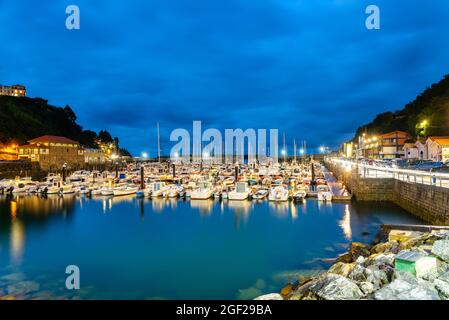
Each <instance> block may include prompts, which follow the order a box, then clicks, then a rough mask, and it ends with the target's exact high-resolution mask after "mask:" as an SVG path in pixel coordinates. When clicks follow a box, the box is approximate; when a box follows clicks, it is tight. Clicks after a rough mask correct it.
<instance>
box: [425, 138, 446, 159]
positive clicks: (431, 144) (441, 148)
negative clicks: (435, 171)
mask: <svg viewBox="0 0 449 320" xmlns="http://www.w3.org/2000/svg"><path fill="white" fill-rule="evenodd" d="M426 147H427V154H428V160H432V161H442V162H446V161H449V136H447V137H435V136H432V137H428V138H427V140H426Z"/></svg>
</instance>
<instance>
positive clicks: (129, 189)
mask: <svg viewBox="0 0 449 320" xmlns="http://www.w3.org/2000/svg"><path fill="white" fill-rule="evenodd" d="M137 191H139V187H138V186H133V185H123V186H119V187H115V188H113V189H112V192H113V195H114V196H127V195H130V194H135V193H136V192H137Z"/></svg>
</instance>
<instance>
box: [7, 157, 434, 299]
mask: <svg viewBox="0 0 449 320" xmlns="http://www.w3.org/2000/svg"><path fill="white" fill-rule="evenodd" d="M325 163H326V162H320V161H317V160H312V159H309V160H308V161H305V160H304V159H303V161H301V162H296V163H295V162H294V161H291V162H280V163H275V164H268V165H267V164H264V165H260V164H257V163H253V164H238V163H235V164H211V163H209V164H208V163H196V164H195V163H189V164H181V163H178V164H175V163H170V162H165V163H159V162H145V161H142V162H133V163H129V164H127V165H123V166H120V167H119V166H116V167H115V170H105V171H87V170H81V171H74V172H68V171H66V170H63V171H62V172H61V173H59V174H57V173H51V174H49V175H48V176H47V177H46V178H44V179H43V181H33V180H32V179H31V178H26V177H22V178H16V179H9V180H3V181H2V182H1V195H0V208H1V211H0V212H1V217H0V218H1V221H2V225H3V229H2V231H1V232H0V239H1V242H2V243H4V244H5V245H4V250H2V251H1V252H0V256H1V258H2V260H3V261H8V263H6V264H5V265H4V267H3V268H2V269H1V270H0V285H1V286H2V287H3V288H5V289H3V293H2V294H3V299H200V298H201V297H204V296H205V295H207V296H208V297H210V298H212V299H244V300H246V299H255V298H258V299H259V298H261V299H265V298H266V297H271V298H278V297H281V298H282V299H297V298H301V299H302V298H303V296H302V295H301V296H298V295H297V294H296V293H295V292H296V291H298V290H299V287H297V285H298V282H297V281H298V279H300V283H302V282H304V281H306V280H305V279H309V280H307V281H315V280H314V279H317V278H316V277H319V276H321V277H323V274H326V271H327V270H328V269H332V266H333V264H334V263H335V262H336V261H337V262H338V261H339V260H338V259H339V256H341V255H343V254H344V253H345V252H346V250H348V248H351V246H352V245H353V243H373V242H374V241H376V239H377V236H378V234H379V231H380V230H381V229H382V226H383V225H386V224H389V225H396V228H398V226H397V225H412V226H415V227H414V228H415V229H416V228H418V227H419V226H422V228H426V223H425V221H424V220H422V219H419V218H417V217H414V216H413V215H411V214H410V213H409V212H407V211H406V210H404V209H402V208H400V207H399V206H397V205H395V204H393V203H388V202H376V205H375V207H373V203H372V202H365V201H353V195H352V193H351V192H350V191H349V190H348V189H347V186H346V184H345V182H344V181H343V180H342V179H341V178H340V177H339V174H338V172H336V173H334V172H331V171H329V170H328V169H327V168H326V166H325ZM343 168H347V167H346V166H343ZM343 171H345V172H347V171H348V170H347V169H345V170H343ZM362 171H363V170H362ZM348 185H349V186H351V184H348ZM41 225H42V226H47V227H46V228H47V229H48V230H49V231H46V236H45V237H44V238H40V236H39V235H38V234H36V232H38V229H36V228H40V227H39V226H41ZM61 228H63V229H64V230H66V231H64V233H61V231H62V229H61ZM324 230H325V231H324ZM423 230H424V229H423ZM51 239H55V240H56V241H53V240H51ZM80 239H82V240H80ZM50 241H51V242H50ZM61 245H64V246H68V247H70V248H71V249H70V250H68V251H66V252H65V253H64V254H63V255H62V256H60V257H52V258H51V261H48V260H47V259H46V258H45V257H44V256H45V254H44V253H43V252H39V251H38V250H35V249H32V248H33V247H34V246H42V247H45V248H47V249H48V250H50V252H54V251H59V249H58V248H59V246H61ZM112 247H113V248H114V251H113V252H111V251H110V249H108V248H112ZM130 248H133V249H132V250H130ZM293 248H294V249H293ZM117 252H118V253H119V256H120V257H121V259H122V262H121V263H120V265H121V266H122V268H120V269H116V268H115V267H113V268H112V269H111V266H116V265H117V262H115V261H116V260H115V259H116V256H117ZM248 252H251V253H252V254H251V255H248ZM75 257H76V258H75ZM70 259H76V260H77V261H78V263H79V265H80V266H81V267H82V268H83V270H84V274H85V277H86V278H87V280H84V281H86V282H87V283H86V284H85V286H86V288H85V289H84V290H81V291H79V292H76V293H71V292H66V291H65V290H61V288H60V287H58V285H57V281H58V279H60V273H61V270H60V269H61V268H63V266H62V264H63V263H64V262H65V261H67V260H70ZM229 261H233V263H232V264H231V265H230V263H229ZM99 267H100V268H102V269H104V273H105V277H106V278H103V277H98V272H99V269H98V268H99ZM175 269H176V270H175ZM94 274H96V276H93V275H94ZM216 274H220V277H218V278H217V277H216ZM108 277H109V278H113V279H118V280H117V281H118V283H117V282H114V284H111V283H109V282H108V280H107V278H108ZM86 278H84V279H86ZM40 279H45V280H44V281H42V280H40ZM120 279H122V280H120ZM125 279H126V280H125ZM138 279H139V280H140V279H145V280H144V281H142V282H140V281H139V280H138ZM301 279H302V280H301ZM320 279H321V278H320ZM301 281H302V282H301ZM316 281H318V280H316ZM137 283H140V284H137ZM288 283H292V284H295V285H294V286H293V287H292V286H291V285H287V288H289V290H290V289H291V290H290V291H289V294H287V295H284V296H282V295H280V294H279V293H282V292H283V293H284V294H285V292H286V290H287V289H285V288H286V287H285V286H286V284H288ZM179 286H181V287H182V288H184V289H180V287H179ZM117 288H120V290H117ZM187 288H188V289H187ZM217 288H220V289H219V290H217ZM134 290H135V291H134ZM301 290H302V289H301ZM301 290H300V291H301ZM132 292H136V293H135V294H133V293H132ZM273 292H278V293H276V294H275V296H273V294H274V293H273ZM357 293H359V292H358V291H357ZM267 295H268V296H267ZM362 296H364V295H361V296H360V297H362ZM346 298H347V297H346ZM353 298H355V297H353Z"/></svg>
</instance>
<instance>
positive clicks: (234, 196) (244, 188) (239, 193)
mask: <svg viewBox="0 0 449 320" xmlns="http://www.w3.org/2000/svg"><path fill="white" fill-rule="evenodd" d="M249 192H250V189H249V188H248V183H247V182H242V181H239V182H237V183H236V185H235V189H234V190H232V191H230V192H229V193H228V199H229V200H239V201H241V200H246V199H248V195H249Z"/></svg>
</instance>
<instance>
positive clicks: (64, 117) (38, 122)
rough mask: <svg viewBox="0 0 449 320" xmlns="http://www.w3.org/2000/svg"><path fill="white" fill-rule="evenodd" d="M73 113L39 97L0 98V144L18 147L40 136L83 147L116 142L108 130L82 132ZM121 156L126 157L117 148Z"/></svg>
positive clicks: (68, 108) (125, 152) (66, 107)
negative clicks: (62, 139)
mask: <svg viewBox="0 0 449 320" xmlns="http://www.w3.org/2000/svg"><path fill="white" fill-rule="evenodd" d="M76 119H77V117H76V114H75V113H74V112H73V110H72V108H70V107H69V106H65V107H64V108H60V107H55V106H52V105H49V104H48V101H47V100H44V99H41V98H27V97H18V98H17V97H9V96H0V142H3V143H8V142H11V141H14V142H16V143H19V144H23V143H26V142H27V141H28V140H30V139H33V138H36V137H39V136H42V135H47V134H48V135H57V136H64V137H67V138H70V139H73V140H76V141H78V142H80V143H81V144H82V145H84V146H86V147H91V148H95V147H97V146H98V145H97V141H98V140H99V139H100V140H101V141H102V142H105V143H108V142H115V143H116V144H117V145H119V139H118V138H112V136H111V135H110V134H109V132H108V131H106V130H102V131H100V132H99V133H98V134H97V133H96V132H94V131H91V130H83V128H82V127H81V126H80V125H79V124H77V123H76ZM120 150H121V151H122V154H123V155H129V153H128V151H126V150H125V149H120Z"/></svg>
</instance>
